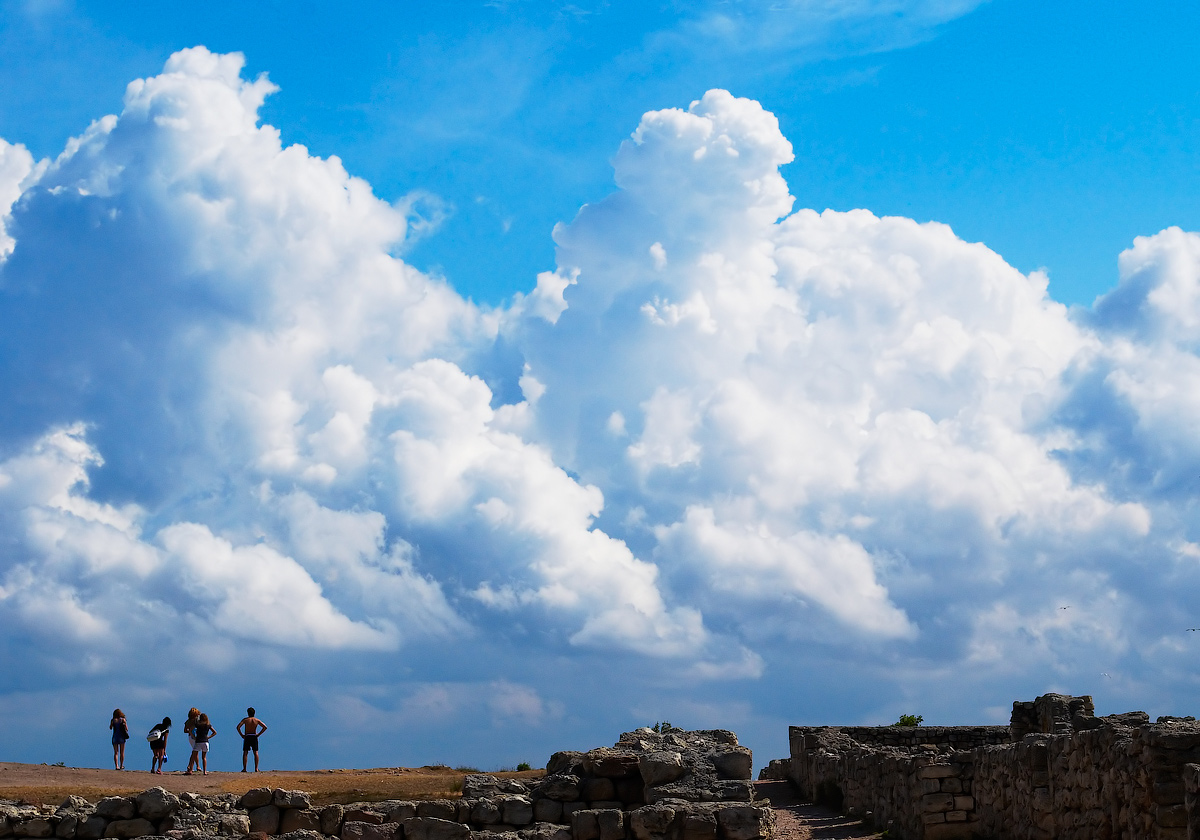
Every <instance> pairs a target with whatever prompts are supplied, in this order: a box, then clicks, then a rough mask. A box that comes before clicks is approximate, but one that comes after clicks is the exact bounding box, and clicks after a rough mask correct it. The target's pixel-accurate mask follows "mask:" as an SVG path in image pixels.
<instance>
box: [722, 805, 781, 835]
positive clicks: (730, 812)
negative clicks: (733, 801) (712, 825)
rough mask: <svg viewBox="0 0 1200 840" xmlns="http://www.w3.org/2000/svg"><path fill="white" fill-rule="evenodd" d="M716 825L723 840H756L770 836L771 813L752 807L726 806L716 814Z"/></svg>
mask: <svg viewBox="0 0 1200 840" xmlns="http://www.w3.org/2000/svg"><path fill="white" fill-rule="evenodd" d="M717 824H718V825H720V827H721V837H722V838H724V840H757V838H759V837H767V836H769V835H770V833H771V828H772V813H771V810H770V809H769V808H758V807H755V806H753V805H728V806H726V807H724V808H722V809H721V810H720V811H718V812H717Z"/></svg>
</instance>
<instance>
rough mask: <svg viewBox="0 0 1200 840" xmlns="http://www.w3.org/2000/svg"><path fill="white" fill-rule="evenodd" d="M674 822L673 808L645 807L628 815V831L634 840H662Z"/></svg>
mask: <svg viewBox="0 0 1200 840" xmlns="http://www.w3.org/2000/svg"><path fill="white" fill-rule="evenodd" d="M674 821H675V809H674V808H671V807H668V806H666V805H646V806H644V807H642V808H638V809H637V810H636V811H631V812H630V813H629V830H630V832H631V833H632V834H633V836H634V837H635V838H636V840H663V838H665V837H666V836H667V832H668V831H670V830H671V823H673V822H674Z"/></svg>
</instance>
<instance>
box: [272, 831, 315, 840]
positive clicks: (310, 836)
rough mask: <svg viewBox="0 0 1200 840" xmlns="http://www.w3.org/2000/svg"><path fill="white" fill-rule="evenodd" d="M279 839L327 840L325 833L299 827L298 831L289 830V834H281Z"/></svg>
mask: <svg viewBox="0 0 1200 840" xmlns="http://www.w3.org/2000/svg"><path fill="white" fill-rule="evenodd" d="M278 840H325V835H323V834H321V832H319V831H308V830H307V829H297V830H296V831H289V832H288V833H287V834H280V835H279V836H278Z"/></svg>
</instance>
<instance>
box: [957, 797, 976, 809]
mask: <svg viewBox="0 0 1200 840" xmlns="http://www.w3.org/2000/svg"><path fill="white" fill-rule="evenodd" d="M974 809H975V798H974V797H972V796H956V797H954V810H956V811H972V810H974Z"/></svg>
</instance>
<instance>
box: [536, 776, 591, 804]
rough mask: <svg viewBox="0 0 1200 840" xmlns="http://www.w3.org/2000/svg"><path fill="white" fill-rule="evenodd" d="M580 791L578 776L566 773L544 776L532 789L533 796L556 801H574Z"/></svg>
mask: <svg viewBox="0 0 1200 840" xmlns="http://www.w3.org/2000/svg"><path fill="white" fill-rule="evenodd" d="M581 792H582V791H581V784H580V780H579V777H578V776H572V775H570V774H567V773H557V774H555V775H552V776H545V777H544V778H543V779H542V780H541V781H540V782H538V784H537V786H536V787H535V788H534V789H533V795H534V798H538V799H553V800H555V801H556V802H574V801H576V800H578V799H579V795H580V793H581Z"/></svg>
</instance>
